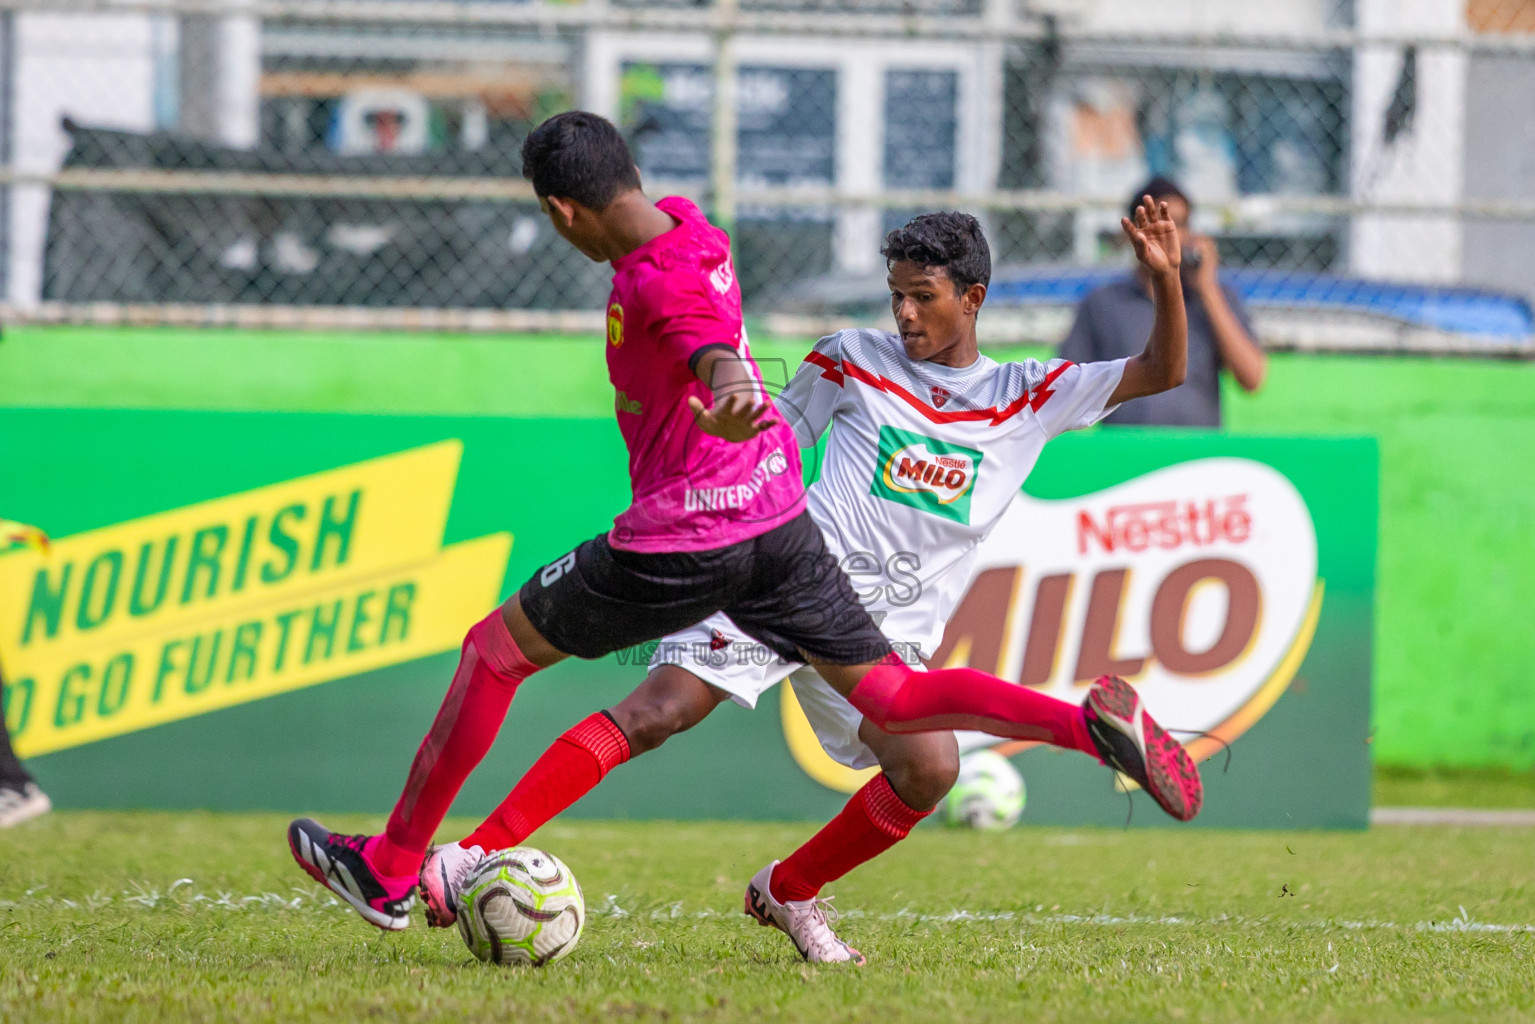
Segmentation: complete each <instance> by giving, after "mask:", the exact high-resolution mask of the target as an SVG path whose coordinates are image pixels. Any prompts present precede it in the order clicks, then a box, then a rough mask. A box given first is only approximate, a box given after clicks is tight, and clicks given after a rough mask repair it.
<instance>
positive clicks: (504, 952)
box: [458, 846, 586, 967]
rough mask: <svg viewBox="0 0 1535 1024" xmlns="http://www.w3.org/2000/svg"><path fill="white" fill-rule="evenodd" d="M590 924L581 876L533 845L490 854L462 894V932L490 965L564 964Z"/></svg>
mask: <svg viewBox="0 0 1535 1024" xmlns="http://www.w3.org/2000/svg"><path fill="white" fill-rule="evenodd" d="M585 924H586V900H585V899H583V898H582V896H581V886H580V884H579V883H578V882H577V881H576V876H575V875H573V874H571V872H570V869H569V868H567V867H566V866H565V864H564V863H563V862H562V861H561V860H560V859H559V858H558V857H556V856H555V855H554V854H552V853H545V852H544V851H543V850H535V849H533V848H532V847H530V846H519V847H516V848H515V849H511V850H496V851H494V852H492V853H490V854H488V855H487V856H486V857H485V859H484V860H482V861H480V863H479V864H477V865H476V866H475V868H474V870H473V871H472V872H470V874H469V877H468V878H466V879H465V880H464V884H463V885H462V886H461V887H460V888H459V891H458V932H459V934H460V935H462V936H463V937H464V944H465V945H467V946H468V947H469V952H471V953H473V954H474V955H475V956H476V957H478V958H479V959H481V960H483V961H485V962H486V963H492V964H531V965H532V966H534V967H543V966H545V965H546V964H552V963H554V962H555V961H556V960H563V959H564V958H565V957H567V956H569V955H570V951H571V950H573V949H575V948H576V941H577V940H578V939H580V938H581V928H582V926H583V925H585Z"/></svg>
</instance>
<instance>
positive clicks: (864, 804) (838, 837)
mask: <svg viewBox="0 0 1535 1024" xmlns="http://www.w3.org/2000/svg"><path fill="white" fill-rule="evenodd" d="M858 738H859V739H861V740H863V742H864V743H865V744H866V745H867V746H868V747H869V749H871V750H872V751H874V754H875V756H876V757H878V758H879V764H880V768H881V771H880V774H878V775H876V776H875V777H874V778H873V779H871V780H870V781H869V782H868V783H867V784H866V785H864V787H863V788H862V789H860V790H859V791H858V792H857V793H854V794H853V798H852V799H851V800H849V801H848V803H847V806H846V807H844V808H843V809H842V812H841V813H840V814H838V815H837V816H836V817H835V818H833V819H832V820H831V821H830V822H828V823H827V825H826V827H824V828H822V829H821V830H820V831H819V832H817V833H816V834H815V835H814V836H812V837H811V838H810V839H809V840H808V841H807V842H806V843H805V844H804V845H803V846H801V847H800V848H799V849H797V850H795V851H794V852H793V853H792V854H790V855H789V856H788V857H787V858H785V859H784V860H783V861H782V862H781V863H780V862H779V861H776V860H775V861H773V862H772V863H771V864H769V865H768V866H767V867H765V868H763V869H762V870H761V871H759V872H757V874H756V876H755V877H754V878H753V879H752V880H751V884H749V885H748V886H747V887H746V913H747V914H749V915H750V916H751V917H753V918H755V919H756V921H757V923H759V924H763V925H771V926H772V927H775V928H777V929H778V930H780V931H782V932H783V933H784V934H786V935H788V936H789V938H790V939H791V940H792V941H793V942H794V947H795V948H796V949H798V950H799V952H800V955H801V956H803V957H804V958H805V959H806V960H809V961H812V962H831V963H836V962H849V963H855V964H862V963H863V962H864V956H863V954H862V953H860V952H859V951H858V950H856V949H854V948H853V947H852V946H849V945H848V944H847V943H846V942H844V941H843V940H842V939H840V938H838V936H837V934H836V932H835V931H833V930H832V927H831V921H830V920H829V919H828V916H827V903H826V901H825V900H823V899H821V898H820V892H821V887H822V886H824V885H825V884H826V883H827V882H830V881H833V880H834V879H837V878H841V877H842V876H843V875H845V874H847V872H849V871H851V870H852V869H853V868H855V867H857V866H858V865H860V864H862V863H864V862H866V861H868V860H871V859H873V858H874V857H877V856H879V855H880V854H881V853H884V852H885V851H886V850H888V849H890V848H891V847H892V846H894V845H895V844H896V843H898V842H900V841H901V840H902V839H905V838H906V836H907V835H909V834H910V833H911V830H912V828H914V827H915V826H916V824H917V822H919V821H921V820H922V819H923V818H925V817H927V816H928V815H929V814H931V813H932V811H933V808H934V807H936V806H938V801H940V800H942V799H943V796H944V794H945V793H947V792H948V791H949V788H950V787H951V786H953V785H954V780H955V779H956V778H957V777H958V776H959V745H958V743H957V742H956V741H955V739H954V734H953V733H952V732H925V733H911V734H905V735H899V734H894V733H887V732H885V731H884V730H882V729H880V728H879V727H877V726H876V725H874V723H872V722H870V721H869V720H868V719H864V722H863V724H862V725H861V726H860V727H859V729H858Z"/></svg>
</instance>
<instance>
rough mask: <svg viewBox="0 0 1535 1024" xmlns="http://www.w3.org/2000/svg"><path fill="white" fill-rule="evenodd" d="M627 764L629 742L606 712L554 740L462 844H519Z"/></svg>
mask: <svg viewBox="0 0 1535 1024" xmlns="http://www.w3.org/2000/svg"><path fill="white" fill-rule="evenodd" d="M627 760H629V740H628V738H627V737H626V736H624V733H623V730H622V729H620V728H619V727H618V725H617V724H616V723H615V722H614V721H613V719H612V718H611V717H610V716H609V715H608V713H607V712H606V711H602V712H598V713H597V714H595V715H592V716H591V717H589V718H587V719H585V720H584V721H582V722H580V723H579V724H578V725H576V726H574V727H573V728H572V729H570V731H568V732H567V733H565V735H563V736H561V737H560V738H559V739H557V740H555V741H554V744H553V745H552V746H551V747H550V748H549V749H548V750H546V751H544V755H543V756H542V757H540V758H539V759H538V760H537V761H536V762H534V764H533V767H532V768H529V769H528V773H527V774H526V775H524V776H523V777H522V778H521V779H520V780H519V781H518V782H517V785H516V786H515V787H514V788H513V789H512V792H511V795H509V796H508V797H507V798H506V799H505V800H503V801H502V802H501V806H500V807H497V808H496V810H495V812H494V813H493V814H491V816H490V817H488V818H486V819H485V821H484V823H483V824H482V825H480V827H479V828H477V829H475V830H474V831H473V832H472V833H470V834H469V836H468V837H467V838H465V839H463V840H461V844H462V845H463V846H478V847H479V848H480V849H482V850H504V849H506V848H508V847H511V846H516V845H518V844H519V843H521V842H522V841H523V840H524V839H526V838H528V836H530V835H532V834H533V833H534V832H535V831H536V830H537V829H538V827H539V826H540V825H542V824H543V823H544V822H546V821H548V820H549V819H550V818H552V817H554V816H555V815H556V814H559V813H560V812H561V811H563V810H564V809H565V808H567V807H569V806H570V805H571V804H573V803H575V802H576V801H577V800H579V799H581V798H582V797H583V796H585V795H586V793H587V792H588V791H589V790H591V789H592V788H593V787H594V786H596V785H597V783H599V782H601V781H602V779H603V777H604V776H605V775H607V774H608V772H610V771H612V770H613V769H614V768H616V767H618V766H619V765H621V764H623V763H624V762H625V761H627Z"/></svg>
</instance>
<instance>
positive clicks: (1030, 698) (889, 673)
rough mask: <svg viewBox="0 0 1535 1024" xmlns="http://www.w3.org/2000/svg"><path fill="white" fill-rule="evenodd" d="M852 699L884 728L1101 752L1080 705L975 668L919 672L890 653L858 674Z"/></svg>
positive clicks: (1089, 752) (855, 705)
mask: <svg viewBox="0 0 1535 1024" xmlns="http://www.w3.org/2000/svg"><path fill="white" fill-rule="evenodd" d="M848 700H849V702H851V703H852V705H853V707H855V708H857V709H858V710H859V711H861V712H863V714H864V716H865V717H867V718H868V719H869V721H871V722H873V723H874V724H875V725H877V726H879V727H880V728H881V729H884V730H885V731H886V732H896V733H904V732H931V731H933V730H937V729H978V730H980V731H981V732H989V733H991V734H992V735H993V736H1003V737H1006V738H1008V739H1014V740H1034V741H1036V742H1039V743H1049V744H1051V745H1052V746H1057V747H1065V748H1066V749H1068V750H1080V751H1082V752H1083V753H1084V754H1090V755H1092V756H1093V757H1097V756H1098V748H1097V746H1095V745H1094V744H1093V741H1092V739H1091V737H1089V736H1088V734H1087V718H1086V716H1085V714H1084V713H1083V710H1082V707H1081V706H1080V705H1078V704H1072V703H1071V702H1070V701H1064V700H1057V699H1056V698H1054V697H1051V696H1048V695H1047V694H1043V693H1040V692H1038V691H1036V690H1031V689H1030V688H1028V687H1027V686H1019V685H1017V684H1016V683H1009V682H1007V681H1006V680H1003V679H998V678H997V677H996V676H991V675H987V674H986V673H985V672H977V671H976V670H975V669H973V668H946V669H938V670H935V671H932V672H919V671H917V670H916V669H913V668H911V667H910V666H908V665H906V664H904V663H903V662H902V661H901V659H900V657H899V656H897V655H895V654H891V655H889V656H888V657H886V658H885V660H884V661H882V662H880V663H879V664H878V665H876V666H874V667H873V668H871V669H870V670H869V672H868V674H867V675H865V676H864V677H863V679H861V680H859V682H858V685H857V686H855V687H853V692H852V693H851V694H850V695H849V696H848Z"/></svg>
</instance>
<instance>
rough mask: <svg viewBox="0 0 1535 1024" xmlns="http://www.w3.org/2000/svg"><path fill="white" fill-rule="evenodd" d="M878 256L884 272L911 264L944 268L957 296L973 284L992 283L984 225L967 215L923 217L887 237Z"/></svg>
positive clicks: (949, 214)
mask: <svg viewBox="0 0 1535 1024" xmlns="http://www.w3.org/2000/svg"><path fill="white" fill-rule="evenodd" d="M879 254H880V255H881V256H883V257H885V268H886V269H889V268H890V267H893V266H895V265H896V264H897V263H901V262H904V261H907V260H910V261H911V262H912V263H915V264H917V265H918V266H921V267H942V268H943V270H944V272H945V273H946V274H948V275H949V280H950V281H953V282H954V291H955V292H956V293H958V292H962V291H964V290H965V289H966V288H969V287H970V286H971V285H973V284H990V283H991V246H989V245H987V244H986V235H985V233H983V232H982V231H981V224H980V222H979V221H977V220H976V219H975V218H974V217H972V216H970V215H969V214H968V213H959V212H957V211H954V210H950V211H948V212H947V213H924V214H923V215H922V216H920V217H913V218H912V219H911V220H909V221H907V222H906V226H905V227H902V228H896V229H895V230H894V231H892V232H890V234H888V235H886V236H885V244H884V245H882V246H880V250H879Z"/></svg>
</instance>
